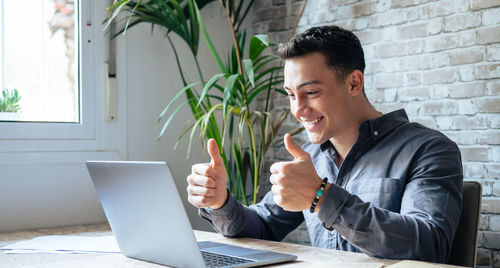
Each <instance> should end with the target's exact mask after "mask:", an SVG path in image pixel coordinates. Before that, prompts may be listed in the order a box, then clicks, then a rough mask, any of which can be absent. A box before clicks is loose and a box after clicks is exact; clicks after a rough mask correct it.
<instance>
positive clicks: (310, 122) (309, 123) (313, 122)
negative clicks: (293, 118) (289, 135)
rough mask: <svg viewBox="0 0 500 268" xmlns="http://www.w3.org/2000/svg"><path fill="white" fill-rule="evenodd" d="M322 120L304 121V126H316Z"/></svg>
mask: <svg viewBox="0 0 500 268" xmlns="http://www.w3.org/2000/svg"><path fill="white" fill-rule="evenodd" d="M320 120H321V118H318V119H315V120H312V121H304V124H306V125H308V126H314V125H316V124H317V123H318V122H319V121H320Z"/></svg>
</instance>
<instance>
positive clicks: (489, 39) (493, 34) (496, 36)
mask: <svg viewBox="0 0 500 268" xmlns="http://www.w3.org/2000/svg"><path fill="white" fill-rule="evenodd" d="M498 42H500V26H496V27H491V28H485V29H479V30H477V43H478V44H481V45H484V44H492V43H498Z"/></svg>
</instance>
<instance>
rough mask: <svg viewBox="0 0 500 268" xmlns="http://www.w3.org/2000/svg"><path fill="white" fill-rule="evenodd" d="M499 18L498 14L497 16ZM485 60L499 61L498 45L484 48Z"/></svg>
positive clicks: (499, 47) (499, 45) (499, 51)
mask: <svg viewBox="0 0 500 268" xmlns="http://www.w3.org/2000/svg"><path fill="white" fill-rule="evenodd" d="M499 17H500V14H499ZM486 60H487V61H499V60H500V44H493V45H490V46H487V47H486Z"/></svg>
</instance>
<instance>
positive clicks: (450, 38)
mask: <svg viewBox="0 0 500 268" xmlns="http://www.w3.org/2000/svg"><path fill="white" fill-rule="evenodd" d="M457 45H458V36H457V35H455V34H453V35H436V36H431V37H429V38H427V39H426V40H425V51H428V52H433V51H440V50H446V49H451V48H455V47H457Z"/></svg>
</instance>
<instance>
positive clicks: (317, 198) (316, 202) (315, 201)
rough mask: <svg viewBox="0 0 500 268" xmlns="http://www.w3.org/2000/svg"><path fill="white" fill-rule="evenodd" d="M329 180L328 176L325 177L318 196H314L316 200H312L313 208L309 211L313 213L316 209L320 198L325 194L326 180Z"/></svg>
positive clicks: (317, 193)
mask: <svg viewBox="0 0 500 268" xmlns="http://www.w3.org/2000/svg"><path fill="white" fill-rule="evenodd" d="M327 181H328V178H324V179H323V181H321V186H320V187H319V190H318V191H317V192H316V197H315V198H314V201H313V202H312V205H311V208H310V209H309V211H310V212H311V213H314V209H315V208H316V206H317V205H318V202H319V198H320V197H321V196H322V195H323V191H324V190H325V185H326V182H327Z"/></svg>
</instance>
